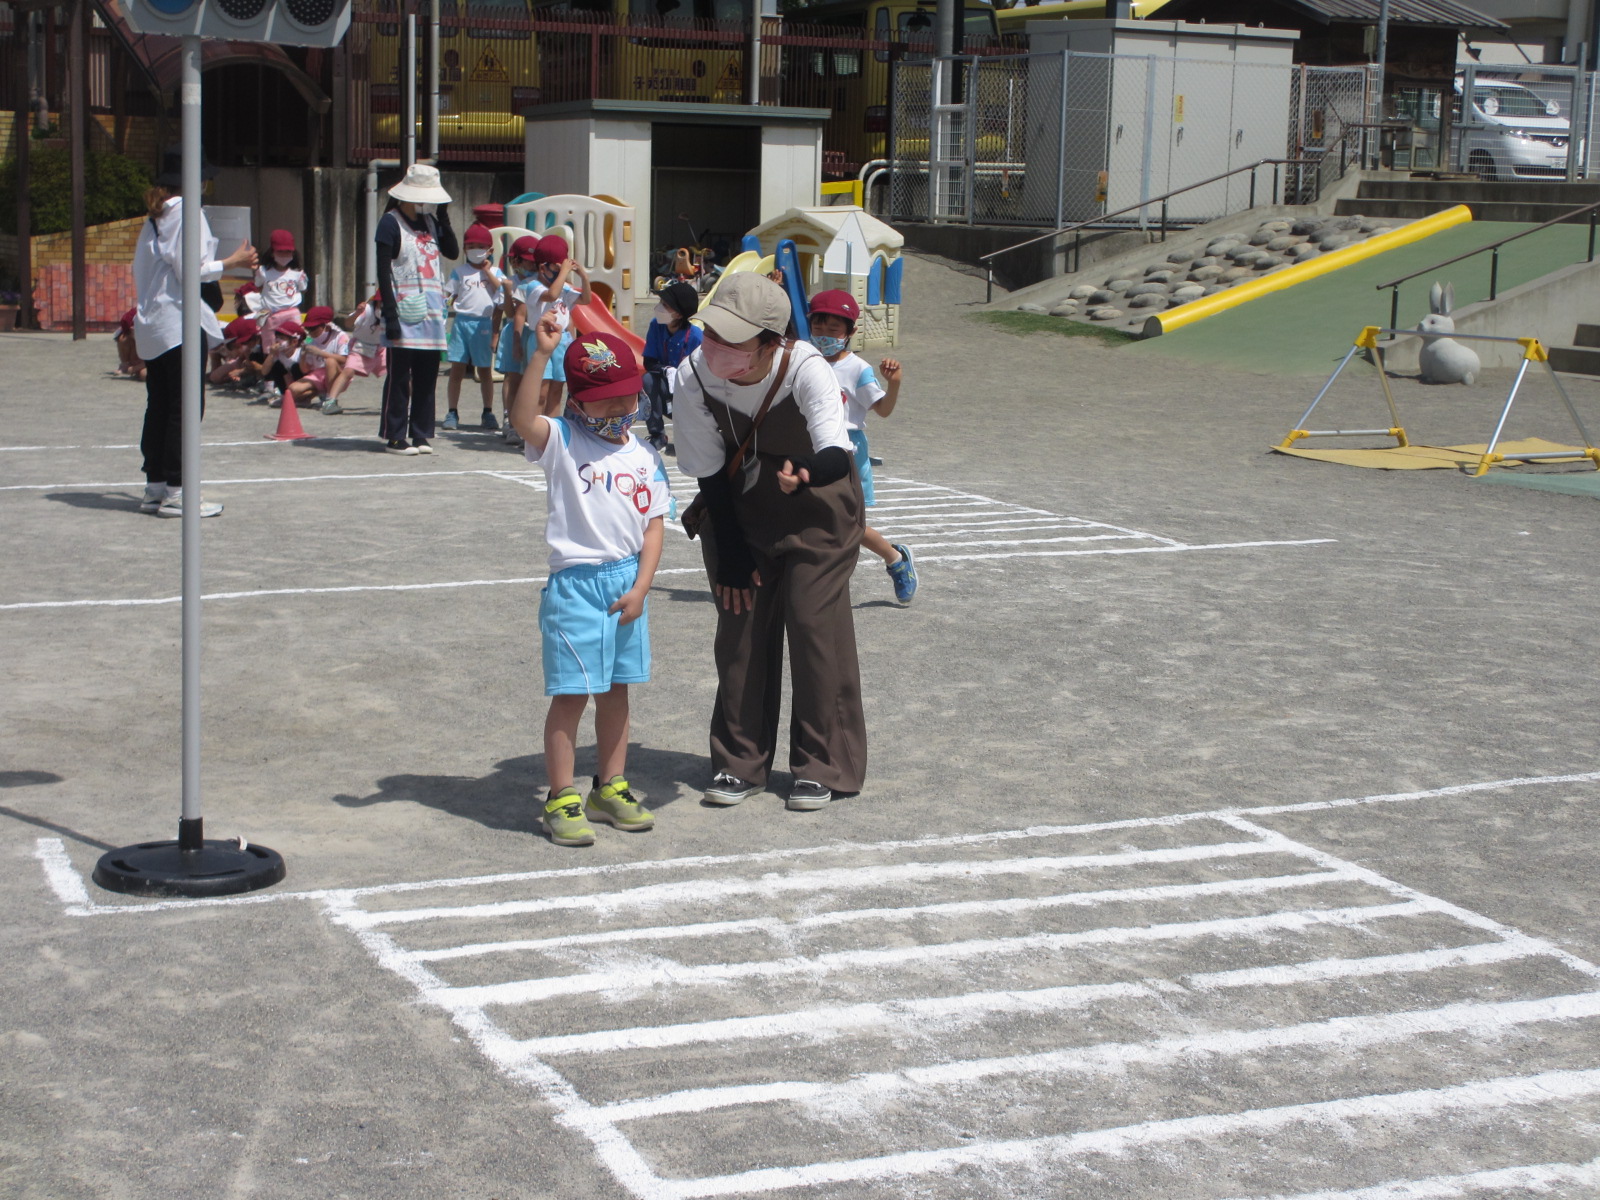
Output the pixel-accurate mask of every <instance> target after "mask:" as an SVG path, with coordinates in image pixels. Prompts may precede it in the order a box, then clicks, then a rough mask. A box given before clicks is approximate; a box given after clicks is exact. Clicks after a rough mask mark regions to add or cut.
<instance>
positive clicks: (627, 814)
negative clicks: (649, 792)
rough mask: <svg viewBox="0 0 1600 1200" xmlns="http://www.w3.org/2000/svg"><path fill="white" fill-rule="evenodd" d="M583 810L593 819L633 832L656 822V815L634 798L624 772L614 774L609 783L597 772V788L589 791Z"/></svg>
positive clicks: (649, 826)
mask: <svg viewBox="0 0 1600 1200" xmlns="http://www.w3.org/2000/svg"><path fill="white" fill-rule="evenodd" d="M583 813H584V816H586V817H588V818H589V819H590V820H591V821H604V822H605V823H606V824H608V825H615V826H616V827H617V828H618V829H626V830H628V831H629V832H630V833H637V832H639V831H640V830H642V829H649V828H651V827H653V826H654V825H655V823H656V819H655V816H654V815H653V814H652V813H651V812H649V811H648V810H647V809H646V808H645V807H644V805H642V804H640V803H639V802H638V801H637V800H635V799H634V798H633V793H632V792H630V791H629V790H628V781H627V780H626V779H624V778H623V777H622V776H621V775H613V776H612V777H611V781H610V782H609V783H601V782H600V777H599V776H598V775H596V776H595V777H594V790H593V791H592V792H590V793H589V801H588V803H587V804H585V805H584V806H583Z"/></svg>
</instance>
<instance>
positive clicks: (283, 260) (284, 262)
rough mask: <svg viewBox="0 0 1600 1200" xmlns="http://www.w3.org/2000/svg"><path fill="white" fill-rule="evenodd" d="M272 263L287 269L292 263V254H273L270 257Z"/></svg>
mask: <svg viewBox="0 0 1600 1200" xmlns="http://www.w3.org/2000/svg"><path fill="white" fill-rule="evenodd" d="M272 261H273V262H275V263H277V264H278V265H279V266H280V267H287V266H288V265H289V264H290V263H291V262H293V261H294V255H292V254H274V255H273V256H272Z"/></svg>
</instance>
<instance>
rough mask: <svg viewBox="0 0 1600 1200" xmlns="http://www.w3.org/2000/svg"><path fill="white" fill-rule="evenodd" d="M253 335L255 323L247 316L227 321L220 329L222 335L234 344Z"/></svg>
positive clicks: (247, 339)
mask: <svg viewBox="0 0 1600 1200" xmlns="http://www.w3.org/2000/svg"><path fill="white" fill-rule="evenodd" d="M255 335H256V323H255V322H254V321H252V320H251V319H250V318H249V317H240V318H239V319H238V320H236V321H229V322H228V323H227V325H226V326H224V327H223V330H222V336H223V337H225V338H227V339H228V341H230V342H232V343H234V344H235V345H237V344H238V343H240V342H248V341H249V340H250V339H251V338H253V337H255Z"/></svg>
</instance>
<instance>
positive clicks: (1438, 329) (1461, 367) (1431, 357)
mask: <svg viewBox="0 0 1600 1200" xmlns="http://www.w3.org/2000/svg"><path fill="white" fill-rule="evenodd" d="M1455 304H1456V288H1455V284H1453V283H1444V284H1440V283H1436V284H1434V285H1433V288H1432V289H1431V290H1430V291H1429V293H1428V309H1429V312H1428V315H1427V316H1425V317H1423V318H1422V320H1421V321H1419V322H1417V332H1418V333H1431V334H1440V333H1454V332H1455V331H1456V323H1455V321H1454V320H1453V319H1451V316H1450V310H1451V309H1453V308H1454V307H1455ZM1417 366H1418V368H1419V369H1420V370H1421V374H1422V382H1423V383H1465V384H1471V383H1472V382H1473V380H1475V379H1477V377H1478V372H1479V371H1481V370H1482V369H1483V364H1482V363H1481V362H1479V361H1478V356H1477V354H1476V353H1475V352H1474V351H1473V350H1472V349H1471V347H1469V346H1463V345H1462V344H1461V343H1460V342H1458V341H1456V340H1455V339H1454V338H1448V337H1427V338H1423V339H1422V349H1420V350H1419V351H1417Z"/></svg>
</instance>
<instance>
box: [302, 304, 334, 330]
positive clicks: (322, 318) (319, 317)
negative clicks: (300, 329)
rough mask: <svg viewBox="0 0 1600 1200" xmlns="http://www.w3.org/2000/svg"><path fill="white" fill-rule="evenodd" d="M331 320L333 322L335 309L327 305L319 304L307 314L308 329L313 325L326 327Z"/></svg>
mask: <svg viewBox="0 0 1600 1200" xmlns="http://www.w3.org/2000/svg"><path fill="white" fill-rule="evenodd" d="M331 320H333V309H331V308H329V307H328V306H327V305H326V304H318V305H316V306H315V307H314V308H311V309H310V310H308V311H307V312H306V328H307V329H310V328H311V327H312V326H313V325H326V324H327V323H328V322H329V321H331Z"/></svg>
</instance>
